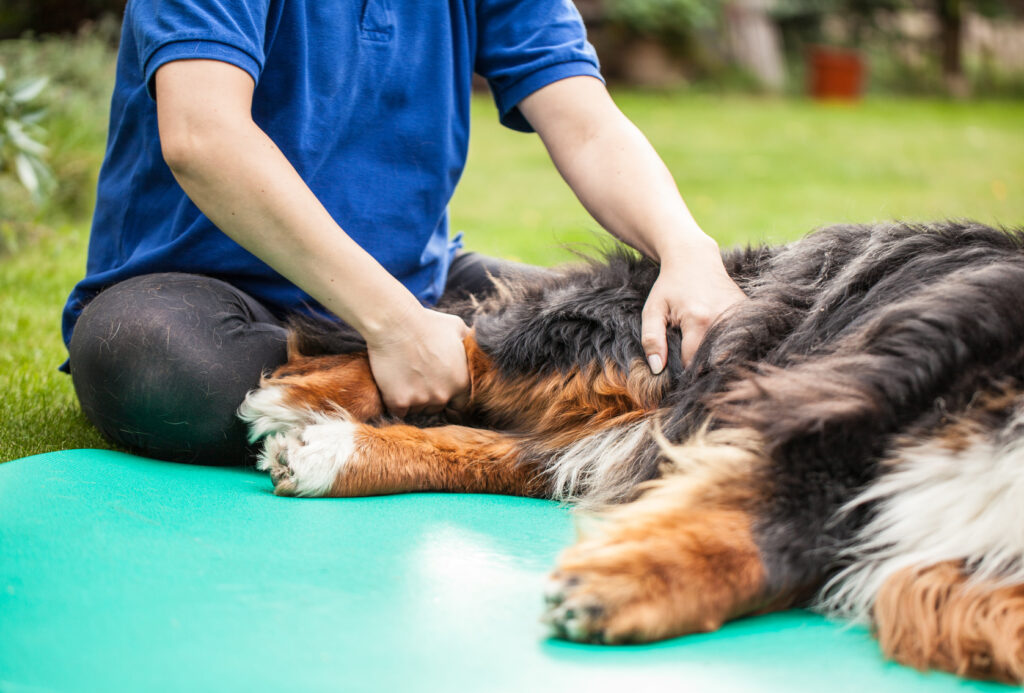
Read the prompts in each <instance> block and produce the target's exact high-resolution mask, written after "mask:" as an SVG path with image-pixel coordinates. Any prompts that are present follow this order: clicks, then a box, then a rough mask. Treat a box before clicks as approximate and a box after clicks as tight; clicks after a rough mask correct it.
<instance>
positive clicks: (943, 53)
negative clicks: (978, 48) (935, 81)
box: [938, 0, 967, 97]
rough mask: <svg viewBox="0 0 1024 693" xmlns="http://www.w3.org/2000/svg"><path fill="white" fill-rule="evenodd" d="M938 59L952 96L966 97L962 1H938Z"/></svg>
mask: <svg viewBox="0 0 1024 693" xmlns="http://www.w3.org/2000/svg"><path fill="white" fill-rule="evenodd" d="M938 19H939V41H940V47H939V50H940V59H941V63H942V77H943V80H944V81H945V82H946V88H947V89H948V90H949V92H950V93H951V94H952V95H953V96H957V97H963V96H966V95H967V78H966V76H965V75H964V64H963V50H962V46H963V33H964V7H963V0H938Z"/></svg>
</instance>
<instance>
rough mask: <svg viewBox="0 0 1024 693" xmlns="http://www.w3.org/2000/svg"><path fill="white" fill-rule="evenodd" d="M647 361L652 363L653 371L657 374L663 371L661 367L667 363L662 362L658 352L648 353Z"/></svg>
mask: <svg viewBox="0 0 1024 693" xmlns="http://www.w3.org/2000/svg"><path fill="white" fill-rule="evenodd" d="M647 363H648V364H650V366H651V371H653V372H654V374H655V375H657V374H658V373H661V369H662V368H664V367H665V364H663V363H662V362H661V357H660V356H658V355H657V354H648V356H647Z"/></svg>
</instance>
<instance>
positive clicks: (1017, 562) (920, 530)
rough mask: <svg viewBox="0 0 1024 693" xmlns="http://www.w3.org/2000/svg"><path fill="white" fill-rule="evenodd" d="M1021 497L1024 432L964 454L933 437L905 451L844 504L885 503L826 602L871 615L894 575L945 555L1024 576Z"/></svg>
mask: <svg viewBox="0 0 1024 693" xmlns="http://www.w3.org/2000/svg"><path fill="white" fill-rule="evenodd" d="M1012 428H1013V424H1011V426H1010V427H1009V429H1010V430H1011V431H1012ZM1007 438H1009V439H1007ZM1022 501H1024V438H1020V437H1019V436H1018V437H1016V438H1012V437H1008V436H1004V437H1003V440H1001V441H993V440H990V439H987V438H983V437H981V436H976V437H975V438H974V439H973V440H972V441H971V444H970V446H969V447H968V448H967V449H965V450H964V451H962V452H959V453H954V452H952V451H950V450H948V449H946V448H943V447H941V446H940V445H938V444H937V443H936V442H934V441H929V442H925V443H921V444H919V445H915V446H912V447H908V448H906V449H904V450H903V451H901V452H900V453H899V455H898V457H897V458H896V460H895V461H894V463H893V465H892V471H889V472H887V473H885V474H883V475H882V476H881V477H880V478H879V479H878V480H877V481H876V482H875V483H873V484H872V485H871V486H869V487H868V488H867V489H866V490H865V491H864V492H863V493H861V495H860V496H858V497H857V498H856V499H854V500H853V501H852V502H851V503H850V504H848V505H847V507H846V508H844V512H847V511H849V510H850V509H853V508H855V507H857V506H861V505H864V504H867V503H877V504H878V505H877V513H876V514H875V515H874V517H873V519H872V520H871V521H870V522H869V523H868V524H867V525H866V526H865V527H864V528H863V529H862V530H861V531H860V532H859V534H858V536H857V538H856V541H855V543H854V545H853V547H852V549H851V550H850V551H849V557H850V558H851V559H852V560H853V561H854V563H853V564H852V565H851V566H850V567H849V568H847V569H846V570H844V571H843V572H842V573H840V574H839V575H838V576H837V577H836V578H835V579H834V580H832V582H831V583H830V584H829V585H828V587H827V588H826V591H825V595H826V596H825V599H824V600H823V601H822V602H821V605H820V606H821V607H822V608H824V609H825V610H828V611H832V612H835V613H837V614H840V615H842V616H845V617H848V618H853V619H856V620H861V621H864V620H867V619H868V617H869V615H870V612H871V607H872V605H873V603H874V599H875V596H876V595H877V594H878V591H879V589H880V588H881V586H882V584H883V583H884V582H885V581H886V580H887V579H888V578H889V577H890V576H891V575H893V574H894V573H896V572H897V571H899V570H901V569H903V568H907V567H911V566H920V567H926V566H930V565H934V564H936V563H940V562H943V561H964V562H965V564H966V565H967V566H968V568H969V570H970V571H971V573H972V574H973V576H974V578H975V579H994V580H998V581H1004V582H1015V583H1020V582H1024V513H1022Z"/></svg>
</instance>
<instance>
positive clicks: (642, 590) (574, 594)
mask: <svg viewBox="0 0 1024 693" xmlns="http://www.w3.org/2000/svg"><path fill="white" fill-rule="evenodd" d="M648 582H650V579H649V578H648V579H640V580H637V579H636V578H635V577H629V576H626V575H613V574H605V575H599V574H593V573H591V574H581V573H557V572H556V573H554V574H553V575H552V576H551V579H550V581H549V585H548V589H547V590H546V591H545V595H544V599H545V602H546V611H545V613H544V616H543V618H542V621H543V622H545V623H547V624H548V625H549V626H550V627H551V630H552V634H553V635H555V636H556V637H559V638H565V639H566V640H573V641H575V642H588V643H600V644H617V643H627V642H649V641H651V640H657V639H659V638H662V637H665V635H666V632H665V629H664V625H663V624H661V623H659V621H660V619H662V618H663V617H664V614H663V613H659V612H662V609H660V608H659V601H660V600H661V594H663V590H660V589H658V588H657V586H655V585H649V584H646V583H648Z"/></svg>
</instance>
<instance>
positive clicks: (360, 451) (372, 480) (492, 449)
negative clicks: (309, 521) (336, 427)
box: [329, 424, 543, 496]
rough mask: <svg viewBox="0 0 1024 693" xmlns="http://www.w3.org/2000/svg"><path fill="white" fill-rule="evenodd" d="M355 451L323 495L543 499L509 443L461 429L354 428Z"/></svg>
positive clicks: (530, 471) (540, 489)
mask: <svg viewBox="0 0 1024 693" xmlns="http://www.w3.org/2000/svg"><path fill="white" fill-rule="evenodd" d="M355 450H356V452H355V453H354V455H353V458H352V459H351V460H349V461H348V462H347V463H346V465H345V467H344V468H343V469H342V471H341V472H340V474H339V475H338V478H337V480H336V481H335V482H334V485H333V487H332V488H331V492H330V494H329V495H332V496H371V495H382V494H392V493H409V492H414V491H454V492H462V493H503V494H510V495H517V496H539V495H543V484H542V483H541V480H540V479H538V478H537V476H536V474H535V472H534V469H533V468H532V467H531V466H529V465H526V464H520V463H518V460H517V456H516V455H517V453H516V446H515V442H514V441H513V440H512V439H510V438H509V437H507V436H504V435H502V434H500V433H496V432H493V431H482V430H479V429H474V428H466V427H464V426H441V427H438V428H416V427H414V426H405V425H395V426H383V427H380V428H375V427H373V426H368V425H365V424H360V425H358V426H357V429H356V433H355Z"/></svg>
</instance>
